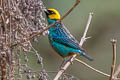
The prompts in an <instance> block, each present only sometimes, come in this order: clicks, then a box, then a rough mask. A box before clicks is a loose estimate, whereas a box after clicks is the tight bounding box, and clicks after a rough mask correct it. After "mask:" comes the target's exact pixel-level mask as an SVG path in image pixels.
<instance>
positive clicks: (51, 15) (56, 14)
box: [45, 8, 61, 20]
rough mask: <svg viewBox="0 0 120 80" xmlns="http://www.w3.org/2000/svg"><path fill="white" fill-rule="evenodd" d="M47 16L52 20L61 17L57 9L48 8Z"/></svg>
mask: <svg viewBox="0 0 120 80" xmlns="http://www.w3.org/2000/svg"><path fill="white" fill-rule="evenodd" d="M45 13H46V16H47V18H49V19H51V20H59V19H60V18H61V16H60V13H59V12H58V11H57V10H56V9H52V8H50V9H48V10H46V11H45Z"/></svg>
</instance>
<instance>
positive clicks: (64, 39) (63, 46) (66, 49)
mask: <svg viewBox="0 0 120 80" xmlns="http://www.w3.org/2000/svg"><path fill="white" fill-rule="evenodd" d="M47 18H48V16H47ZM55 22H56V20H55V19H50V18H48V23H49V25H50V24H52V23H55ZM48 38H49V41H50V44H51V46H52V47H53V48H54V49H55V50H56V51H57V52H58V53H59V55H61V56H62V57H66V56H70V55H73V54H75V53H77V54H81V55H83V56H84V57H86V58H87V59H89V60H92V58H91V57H89V56H88V55H86V54H85V53H84V50H83V49H82V48H81V47H80V46H79V42H78V41H77V40H76V39H75V38H74V37H73V36H72V35H71V34H70V32H69V31H68V30H67V29H66V27H65V26H64V25H63V24H62V23H61V22H57V23H56V24H55V25H54V26H53V27H51V28H49V35H48Z"/></svg>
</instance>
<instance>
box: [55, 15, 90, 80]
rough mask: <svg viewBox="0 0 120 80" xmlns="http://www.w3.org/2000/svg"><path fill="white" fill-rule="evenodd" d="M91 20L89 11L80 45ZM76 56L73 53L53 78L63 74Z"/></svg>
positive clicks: (56, 79) (56, 78) (84, 38)
mask: <svg viewBox="0 0 120 80" xmlns="http://www.w3.org/2000/svg"><path fill="white" fill-rule="evenodd" d="M91 20H92V14H91V13H90V14H89V17H88V22H87V25H86V28H85V31H84V34H83V37H82V39H81V41H80V46H82V45H83V43H84V41H85V40H86V39H87V38H86V34H87V31H88V28H89V25H90V22H91ZM83 40H84V41H83ZM76 56H77V55H73V56H72V58H71V59H70V60H69V61H68V62H67V63H66V64H65V65H64V66H63V67H62V70H59V71H58V73H57V75H56V76H55V78H54V80H58V78H59V77H60V76H61V75H62V74H63V72H64V71H65V70H66V69H67V68H68V67H69V66H70V64H71V62H73V61H74V59H75V57H76Z"/></svg>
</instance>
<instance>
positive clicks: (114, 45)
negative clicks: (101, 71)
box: [109, 39, 117, 80]
mask: <svg viewBox="0 0 120 80" xmlns="http://www.w3.org/2000/svg"><path fill="white" fill-rule="evenodd" d="M116 42H117V41H116V40H115V39H112V40H111V43H112V48H113V59H112V66H111V74H110V79H109V80H113V74H114V72H115V64H116Z"/></svg>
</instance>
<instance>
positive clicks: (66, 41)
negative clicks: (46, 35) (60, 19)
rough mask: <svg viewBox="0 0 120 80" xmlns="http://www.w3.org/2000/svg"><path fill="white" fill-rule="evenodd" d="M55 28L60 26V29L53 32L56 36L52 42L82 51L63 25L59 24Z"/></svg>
mask: <svg viewBox="0 0 120 80" xmlns="http://www.w3.org/2000/svg"><path fill="white" fill-rule="evenodd" d="M57 26H60V28H58V29H56V31H55V32H56V34H58V35H57V36H55V37H52V39H53V41H55V42H57V43H60V44H63V45H65V46H68V47H71V48H74V49H80V50H83V51H84V49H82V48H81V47H80V46H79V42H78V41H77V40H76V39H75V38H74V37H73V36H72V35H71V34H70V32H69V31H68V29H67V28H66V27H65V26H64V25H63V24H61V23H60V25H57Z"/></svg>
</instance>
